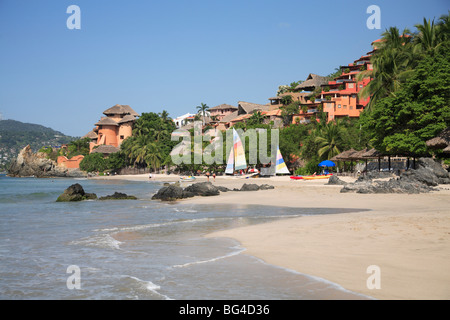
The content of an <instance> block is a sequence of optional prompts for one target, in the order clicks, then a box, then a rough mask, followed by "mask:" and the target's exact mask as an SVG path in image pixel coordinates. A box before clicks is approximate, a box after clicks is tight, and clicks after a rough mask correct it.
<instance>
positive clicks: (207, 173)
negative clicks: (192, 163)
mask: <svg viewBox="0 0 450 320" xmlns="http://www.w3.org/2000/svg"><path fill="white" fill-rule="evenodd" d="M206 178H207V179H208V182H209V171H208V172H206Z"/></svg>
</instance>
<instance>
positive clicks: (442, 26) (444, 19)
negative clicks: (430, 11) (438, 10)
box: [437, 10, 450, 42]
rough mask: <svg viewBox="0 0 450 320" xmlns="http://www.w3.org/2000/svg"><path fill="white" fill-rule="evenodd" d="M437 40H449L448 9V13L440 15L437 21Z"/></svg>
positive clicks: (449, 15) (449, 21)
mask: <svg viewBox="0 0 450 320" xmlns="http://www.w3.org/2000/svg"><path fill="white" fill-rule="evenodd" d="M437 27H438V38H439V41H441V42H443V41H447V40H450V10H449V14H447V15H442V16H441V17H440V18H439V22H438V23H437Z"/></svg>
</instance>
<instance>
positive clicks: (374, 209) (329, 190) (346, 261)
mask: <svg viewBox="0 0 450 320" xmlns="http://www.w3.org/2000/svg"><path fill="white" fill-rule="evenodd" d="M99 179H101V177H99ZM106 179H129V180H148V179H149V178H148V175H138V176H115V177H107V178H106ZM342 179H344V180H346V181H348V182H350V181H353V180H354V179H352V178H342ZM152 180H156V181H178V180H179V177H178V176H174V175H170V176H166V175H153V176H152ZM196 181H197V182H200V181H206V177H199V178H197V179H196ZM210 181H211V182H213V183H214V181H213V179H212V178H210ZM326 182H327V181H326V180H315V181H303V180H299V181H295V180H291V179H289V177H272V178H259V179H238V178H232V177H222V176H220V177H217V178H216V181H215V184H216V185H221V186H226V187H228V188H233V187H237V188H240V187H241V186H242V184H244V183H256V184H263V183H267V184H271V185H274V186H275V189H273V190H264V191H256V192H227V193H222V194H221V195H220V196H216V197H195V198H191V199H187V200H182V201H185V202H188V203H198V204H226V203H241V204H250V205H251V204H255V205H270V206H275V207H277V206H287V207H293V208H296V207H303V208H342V209H358V210H359V209H361V211H358V210H357V211H356V212H351V213H342V214H333V215H320V216H303V217H298V218H288V219H282V220H278V221H275V222H270V223H265V224H259V225H253V226H249V227H242V228H236V229H231V230H223V231H219V232H215V233H213V234H210V235H209V237H229V238H233V239H236V240H238V241H239V242H240V243H241V244H242V246H243V247H245V248H246V249H247V250H246V252H245V254H250V255H253V256H256V257H258V258H260V259H262V260H264V261H265V262H267V263H270V264H273V265H278V266H281V267H285V268H288V269H291V270H295V271H298V272H301V273H304V274H308V275H311V276H315V277H320V278H323V279H326V280H328V281H331V282H334V283H337V284H339V285H341V286H342V287H344V288H345V289H348V290H351V291H354V292H358V293H361V294H364V295H368V296H371V297H374V298H376V299H450V186H448V185H447V186H445V185H442V186H440V187H439V189H440V191H438V192H432V193H428V194H419V195H408V194H354V193H345V194H341V193H340V189H341V188H342V186H329V185H326ZM372 265H375V266H378V267H379V268H380V284H381V288H380V289H369V288H368V287H367V279H368V278H369V276H371V274H368V273H367V268H368V267H369V266H372Z"/></svg>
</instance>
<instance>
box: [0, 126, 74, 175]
mask: <svg viewBox="0 0 450 320" xmlns="http://www.w3.org/2000/svg"><path fill="white" fill-rule="evenodd" d="M74 139H75V138H73V137H70V136H66V135H64V134H63V133H61V132H58V131H55V130H53V129H50V128H47V127H44V126H41V125H38V124H31V123H23V122H20V121H15V120H0V171H2V170H5V169H7V167H8V165H9V163H10V161H12V160H13V159H15V158H16V157H17V154H18V153H19V152H20V150H22V149H23V148H24V147H26V146H27V145H30V147H31V149H32V150H35V151H37V150H39V149H41V148H42V147H44V146H60V145H62V144H67V143H69V142H70V141H72V140H74Z"/></svg>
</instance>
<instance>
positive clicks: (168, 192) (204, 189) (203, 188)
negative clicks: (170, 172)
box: [152, 182, 274, 201]
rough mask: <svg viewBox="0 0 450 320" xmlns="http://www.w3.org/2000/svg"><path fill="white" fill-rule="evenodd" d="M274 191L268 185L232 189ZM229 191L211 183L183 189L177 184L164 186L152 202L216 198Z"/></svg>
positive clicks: (193, 185)
mask: <svg viewBox="0 0 450 320" xmlns="http://www.w3.org/2000/svg"><path fill="white" fill-rule="evenodd" d="M268 189H274V186H270V185H268V184H262V185H260V186H259V185H257V184H244V185H243V186H242V187H241V189H233V191H257V190H268ZM228 191H231V190H230V189H228V188H226V187H221V186H215V185H213V184H212V183H211V182H198V183H194V184H192V185H190V186H188V187H186V188H185V189H183V188H182V187H181V186H180V185H179V184H171V185H165V186H164V187H162V188H161V189H159V190H158V192H157V193H156V194H155V195H154V196H153V197H152V200H162V201H174V200H177V199H186V198H191V197H195V196H201V197H211V196H217V195H219V194H220V193H221V192H228Z"/></svg>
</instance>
